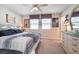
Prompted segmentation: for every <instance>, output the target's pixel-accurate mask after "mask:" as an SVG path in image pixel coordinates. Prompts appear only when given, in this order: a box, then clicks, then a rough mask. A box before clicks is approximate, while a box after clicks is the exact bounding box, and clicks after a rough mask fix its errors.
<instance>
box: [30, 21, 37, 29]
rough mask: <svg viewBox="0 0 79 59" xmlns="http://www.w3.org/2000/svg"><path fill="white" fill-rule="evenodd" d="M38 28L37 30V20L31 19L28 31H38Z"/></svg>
mask: <svg viewBox="0 0 79 59" xmlns="http://www.w3.org/2000/svg"><path fill="white" fill-rule="evenodd" d="M38 28H39V19H31V20H30V29H38Z"/></svg>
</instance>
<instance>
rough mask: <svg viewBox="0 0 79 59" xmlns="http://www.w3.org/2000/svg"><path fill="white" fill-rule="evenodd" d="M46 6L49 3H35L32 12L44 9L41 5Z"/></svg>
mask: <svg viewBox="0 0 79 59" xmlns="http://www.w3.org/2000/svg"><path fill="white" fill-rule="evenodd" d="M44 6H47V4H33V5H32V9H31V12H33V11H42V10H41V9H40V7H44Z"/></svg>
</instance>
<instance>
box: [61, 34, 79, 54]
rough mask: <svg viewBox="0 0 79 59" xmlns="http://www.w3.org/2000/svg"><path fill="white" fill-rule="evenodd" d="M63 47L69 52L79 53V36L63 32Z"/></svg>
mask: <svg viewBox="0 0 79 59" xmlns="http://www.w3.org/2000/svg"><path fill="white" fill-rule="evenodd" d="M62 38H63V40H62V41H63V48H64V50H65V52H66V53H68V54H79V36H76V35H71V34H69V33H63V36H62Z"/></svg>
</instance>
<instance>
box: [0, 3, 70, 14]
mask: <svg viewBox="0 0 79 59" xmlns="http://www.w3.org/2000/svg"><path fill="white" fill-rule="evenodd" d="M1 6H3V7H6V8H8V9H10V10H12V11H14V12H16V13H18V14H19V15H28V14H39V13H62V12H63V11H64V10H66V9H67V8H68V7H70V6H71V4H48V5H47V6H42V7H40V9H41V10H42V12H40V11H36V12H35V11H34V12H31V9H32V4H2V5H1Z"/></svg>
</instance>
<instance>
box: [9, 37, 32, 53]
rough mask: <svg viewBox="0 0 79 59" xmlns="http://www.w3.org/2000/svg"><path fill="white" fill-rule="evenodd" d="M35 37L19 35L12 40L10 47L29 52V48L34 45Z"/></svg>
mask: <svg viewBox="0 0 79 59" xmlns="http://www.w3.org/2000/svg"><path fill="white" fill-rule="evenodd" d="M32 43H33V39H32V38H31V37H23V36H20V37H17V38H14V39H13V40H11V42H10V49H11V50H17V51H21V52H23V53H28V48H29V47H30V46H31V45H32Z"/></svg>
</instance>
